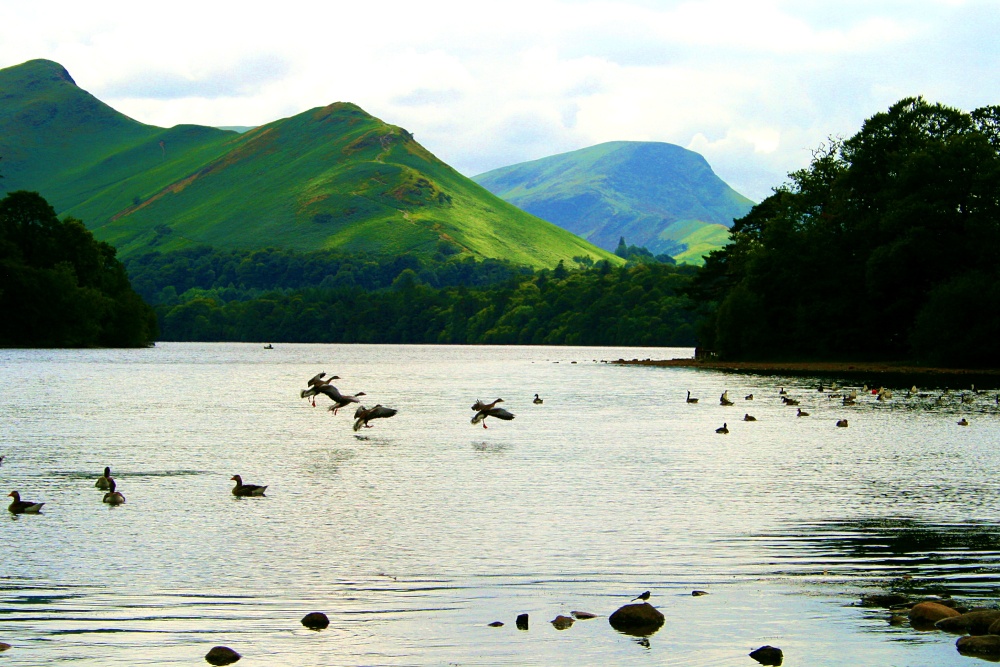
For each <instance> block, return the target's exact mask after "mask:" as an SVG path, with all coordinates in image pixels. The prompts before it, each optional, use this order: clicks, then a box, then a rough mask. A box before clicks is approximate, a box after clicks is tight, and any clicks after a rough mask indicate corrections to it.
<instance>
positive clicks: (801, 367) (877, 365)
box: [608, 357, 1000, 377]
mask: <svg viewBox="0 0 1000 667" xmlns="http://www.w3.org/2000/svg"><path fill="white" fill-rule="evenodd" d="M608 363H611V364H617V365H620V366H656V367H667V368H704V369H709V370H717V371H730V372H736V373H759V374H762V375H774V374H778V373H790V374H817V375H923V376H927V375H939V376H953V377H957V376H963V377H964V376H979V377H1000V368H982V369H971V368H940V367H934V366H915V365H911V364H905V363H893V362H873V361H859V362H848V361H712V360H702V359H695V358H693V357H692V358H687V359H641V360H640V359H631V360H626V359H617V360H615V361H610V362H608Z"/></svg>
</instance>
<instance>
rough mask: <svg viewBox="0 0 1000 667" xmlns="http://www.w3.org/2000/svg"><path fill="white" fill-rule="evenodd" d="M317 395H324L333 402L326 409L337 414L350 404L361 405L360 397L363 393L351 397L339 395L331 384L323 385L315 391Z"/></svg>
mask: <svg viewBox="0 0 1000 667" xmlns="http://www.w3.org/2000/svg"><path fill="white" fill-rule="evenodd" d="M317 390H318V391H319V393H321V394H326V395H327V396H329V397H330V400H331V401H333V405H331V406H330V407H328V408H327V410H328V411H329V412H332V413H333V414H337V411H338V410H340V409H341V408H343V407H347V406H348V405H350V404H351V403H361V399H360V398H359V397H360V396H364V395H365V392H363V391H359V392H358V393H356V394H354V395H353V396H351V395H349V394H341V393H340V391H339V390H338V389H337V388H336V387H334V386H333V385H332V384H325V385H323V386H321V387H318V389H317Z"/></svg>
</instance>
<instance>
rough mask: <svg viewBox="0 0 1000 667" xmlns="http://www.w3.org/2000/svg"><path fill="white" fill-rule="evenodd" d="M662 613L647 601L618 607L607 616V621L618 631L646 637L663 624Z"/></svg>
mask: <svg viewBox="0 0 1000 667" xmlns="http://www.w3.org/2000/svg"><path fill="white" fill-rule="evenodd" d="M663 621H664V618H663V614H661V613H660V611H659V610H658V609H657V608H656V607H654V606H653V605H651V604H649V603H648V602H642V603H639V604H627V605H625V606H624V607H619V608H618V609H617V610H616V611H615V613H613V614H611V616H609V617H608V623H610V624H611V627H613V628H614V629H615V630H617V631H618V632H624V633H625V634H627V635H634V636H636V637H646V636H648V635H651V634H653V633H654V632H656V631H657V630H659V629H660V628H661V627H662V626H663Z"/></svg>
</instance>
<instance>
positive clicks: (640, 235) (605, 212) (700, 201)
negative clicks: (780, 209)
mask: <svg viewBox="0 0 1000 667" xmlns="http://www.w3.org/2000/svg"><path fill="white" fill-rule="evenodd" d="M473 180H475V181H476V182H477V183H480V184H481V185H483V186H484V187H486V188H487V189H488V190H489V191H490V192H493V193H494V194H496V195H497V196H499V197H501V198H503V199H505V200H507V201H509V202H511V203H512V204H515V205H516V206H518V207H520V208H522V209H524V210H525V211H528V212H529V213H533V214H534V215H537V216H538V217H540V218H543V219H545V220H548V221H550V222H553V223H555V224H557V225H559V226H560V227H562V228H563V229H567V230H569V231H571V232H573V233H574V234H577V235H579V236H581V237H583V238H585V239H587V240H588V241H590V242H592V243H594V244H595V245H597V246H599V247H601V248H606V249H609V250H613V249H614V248H615V247H617V245H618V241H619V239H620V238H621V237H623V236H624V237H625V240H626V241H627V242H628V243H630V244H634V245H638V246H645V247H646V248H648V249H649V250H650V251H652V252H653V253H654V254H660V253H667V254H670V255H672V256H674V257H675V258H677V259H678V260H679V261H688V262H693V263H701V261H702V259H701V258H702V256H703V255H704V254H706V253H707V252H708V251H710V250H714V249H716V248H719V247H721V246H722V245H725V243H727V242H728V236H727V234H726V233H725V231H724V230H720V225H721V226H722V227H724V228H728V227H732V225H733V219H734V218H740V217H743V216H744V215H746V214H747V212H749V210H750V208H751V207H752V206H753V202H752V201H750V200H749V199H747V198H746V197H744V196H742V195H741V194H739V193H738V192H736V191H735V190H733V189H732V188H730V187H729V186H728V185H726V183H725V182H724V181H722V179H720V178H719V177H718V176H716V175H715V172H713V171H712V168H711V167H710V166H709V164H708V162H706V161H705V158H703V157H702V156H701V155H699V154H698V153H694V152H692V151H689V150H686V149H684V148H681V147H680V146H674V145H672V144H666V143H659V142H637V141H613V142H609V143H604V144H599V145H597V146H591V147H590V148H584V149H581V150H578V151H573V152H570V153H563V154H561V155H553V156H551V157H547V158H542V159H540V160H534V161H532V162H523V163H521V164H515V165H512V166H509V167H503V168H501V169H495V170H493V171H489V172H486V173H485V174H480V175H478V176H474V177H473Z"/></svg>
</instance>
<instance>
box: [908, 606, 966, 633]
mask: <svg viewBox="0 0 1000 667" xmlns="http://www.w3.org/2000/svg"><path fill="white" fill-rule="evenodd" d="M908 615H909V617H910V624H911V625H913V626H914V627H917V628H919V627H920V626H927V625H934V624H935V623H937V622H938V621H940V620H942V619H946V618H951V617H952V616H958V612H957V611H955V610H954V609H952V608H951V607H946V606H944V605H943V604H939V603H937V602H920V603H919V604H915V605H913V607H911V608H910V613H909V614H908Z"/></svg>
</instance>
